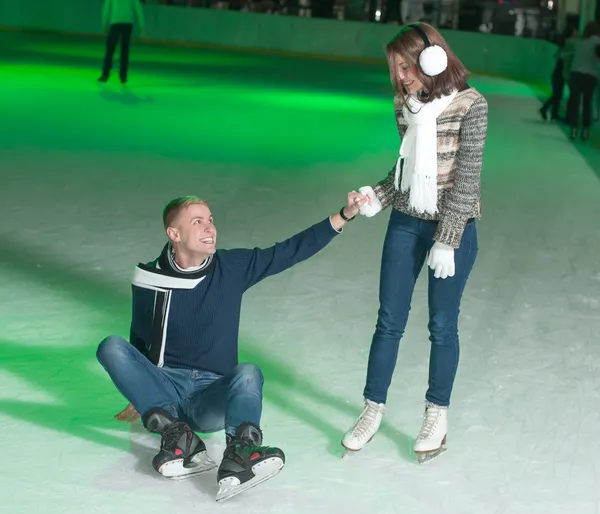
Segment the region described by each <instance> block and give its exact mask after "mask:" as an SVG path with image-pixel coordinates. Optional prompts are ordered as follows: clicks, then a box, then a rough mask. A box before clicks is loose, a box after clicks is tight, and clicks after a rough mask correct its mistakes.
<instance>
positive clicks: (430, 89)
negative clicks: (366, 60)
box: [385, 23, 469, 102]
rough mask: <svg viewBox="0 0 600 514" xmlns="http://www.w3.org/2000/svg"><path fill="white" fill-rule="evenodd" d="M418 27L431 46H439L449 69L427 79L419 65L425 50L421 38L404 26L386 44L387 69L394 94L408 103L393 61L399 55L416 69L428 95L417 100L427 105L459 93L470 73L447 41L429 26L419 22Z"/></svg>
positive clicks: (408, 26) (412, 29) (409, 27)
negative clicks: (420, 56) (444, 96)
mask: <svg viewBox="0 0 600 514" xmlns="http://www.w3.org/2000/svg"><path fill="white" fill-rule="evenodd" d="M418 26H419V28H420V29H421V30H422V31H423V32H425V34H426V36H427V39H429V42H430V43H431V45H432V46H433V45H437V46H441V47H442V48H443V49H444V51H445V52H446V55H447V56H448V67H447V68H446V69H445V70H444V71H443V72H442V73H440V74H439V75H437V76H435V77H430V76H428V75H425V73H423V70H422V69H421V66H420V65H419V55H420V54H421V52H422V51H423V50H425V42H424V41H423V38H422V37H421V35H420V34H419V33H418V32H417V31H416V30H414V28H412V27H411V26H410V25H407V26H406V27H403V28H402V30H401V31H400V32H399V33H398V34H396V36H394V38H393V39H392V40H391V41H390V42H389V43H388V44H387V45H386V47H385V50H386V53H387V59H388V66H389V69H390V78H391V79H392V84H393V85H394V89H395V91H396V94H397V95H398V96H400V97H402V98H403V99H404V101H406V100H407V98H408V94H407V92H406V91H405V90H404V88H403V87H402V84H401V83H400V81H399V80H398V67H397V66H396V59H397V58H398V56H399V55H400V56H402V58H403V59H404V60H405V62H406V63H407V64H408V65H409V66H411V67H414V68H415V69H416V70H417V74H418V76H419V81H420V82H421V83H422V84H423V87H424V89H425V91H427V93H428V94H429V96H428V97H427V98H420V100H421V101H422V102H430V101H432V100H433V99H434V98H440V97H441V96H442V95H447V94H449V93H451V92H452V91H453V90H454V89H458V90H460V89H461V88H463V87H464V86H465V85H466V83H467V78H468V76H469V72H468V71H467V69H466V68H465V67H464V65H463V63H462V62H461V61H460V59H459V58H458V57H456V55H455V54H454V52H453V51H452V50H450V47H449V46H448V43H446V40H445V39H444V38H443V37H442V35H441V34H440V33H439V32H438V31H437V30H436V29H435V28H434V27H432V26H431V25H427V24H426V23H419V24H418Z"/></svg>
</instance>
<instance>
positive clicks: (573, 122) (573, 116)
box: [567, 21, 600, 141]
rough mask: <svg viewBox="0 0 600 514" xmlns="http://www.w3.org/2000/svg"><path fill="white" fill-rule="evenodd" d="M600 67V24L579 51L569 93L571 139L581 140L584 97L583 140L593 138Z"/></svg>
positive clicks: (587, 33) (585, 37) (587, 32)
mask: <svg viewBox="0 0 600 514" xmlns="http://www.w3.org/2000/svg"><path fill="white" fill-rule="evenodd" d="M599 65H600V23H598V22H597V21H590V22H589V23H588V24H587V25H586V26H585V30H584V32H583V37H582V38H581V40H580V41H579V43H578V44H577V46H576V48H575V55H574V57H573V63H572V64H571V79H570V80H569V89H570V90H571V94H570V96H569V102H568V104H567V118H568V122H569V125H570V126H571V139H575V138H576V137H577V132H578V128H579V105H580V103H581V97H582V96H583V130H582V131H581V139H582V140H583V141H585V140H586V139H587V138H588V137H589V134H590V124H591V121H592V100H593V98H594V91H595V89H596V83H597V82H598V66H599Z"/></svg>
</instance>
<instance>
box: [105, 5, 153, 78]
mask: <svg viewBox="0 0 600 514" xmlns="http://www.w3.org/2000/svg"><path fill="white" fill-rule="evenodd" d="M135 23H137V26H138V28H139V32H140V35H142V34H143V33H144V12H143V10H142V4H141V3H140V0H104V7H103V9H102V27H103V29H104V31H105V32H107V33H108V37H107V38H106V53H105V55H104V65H103V67H102V75H101V76H100V78H99V79H98V82H106V81H107V80H108V79H109V77H110V71H111V69H112V64H113V56H114V53H115V50H116V48H117V45H118V44H119V41H120V42H121V61H120V69H119V76H120V78H121V83H122V84H125V83H126V82H127V72H128V70H129V44H130V41H131V34H132V33H133V25H134V24H135Z"/></svg>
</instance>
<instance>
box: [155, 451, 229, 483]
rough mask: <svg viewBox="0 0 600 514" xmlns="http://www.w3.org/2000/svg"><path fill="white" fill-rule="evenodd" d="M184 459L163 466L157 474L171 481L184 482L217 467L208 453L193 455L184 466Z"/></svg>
mask: <svg viewBox="0 0 600 514" xmlns="http://www.w3.org/2000/svg"><path fill="white" fill-rule="evenodd" d="M183 461H184V459H177V460H174V461H171V462H167V463H166V464H163V465H162V466H161V467H160V468H159V470H158V472H159V473H160V474H161V475H162V476H164V477H167V478H170V479H171V480H184V479H186V478H190V477H193V476H194V475H198V474H200V473H204V472H206V471H209V470H211V469H213V468H216V467H217V464H216V463H215V461H214V460H212V459H211V458H210V457H209V455H208V453H206V452H200V453H197V454H196V455H194V456H193V457H192V458H191V459H190V462H188V463H186V464H184V462H183Z"/></svg>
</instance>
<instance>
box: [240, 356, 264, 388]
mask: <svg viewBox="0 0 600 514" xmlns="http://www.w3.org/2000/svg"><path fill="white" fill-rule="evenodd" d="M235 381H236V382H240V381H241V382H243V384H244V385H245V386H246V387H249V388H254V389H262V386H263V383H264V377H263V374H262V371H261V370H260V368H259V367H258V366H256V365H255V364H250V363H247V362H245V363H243V364H238V365H237V366H236V368H235Z"/></svg>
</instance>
